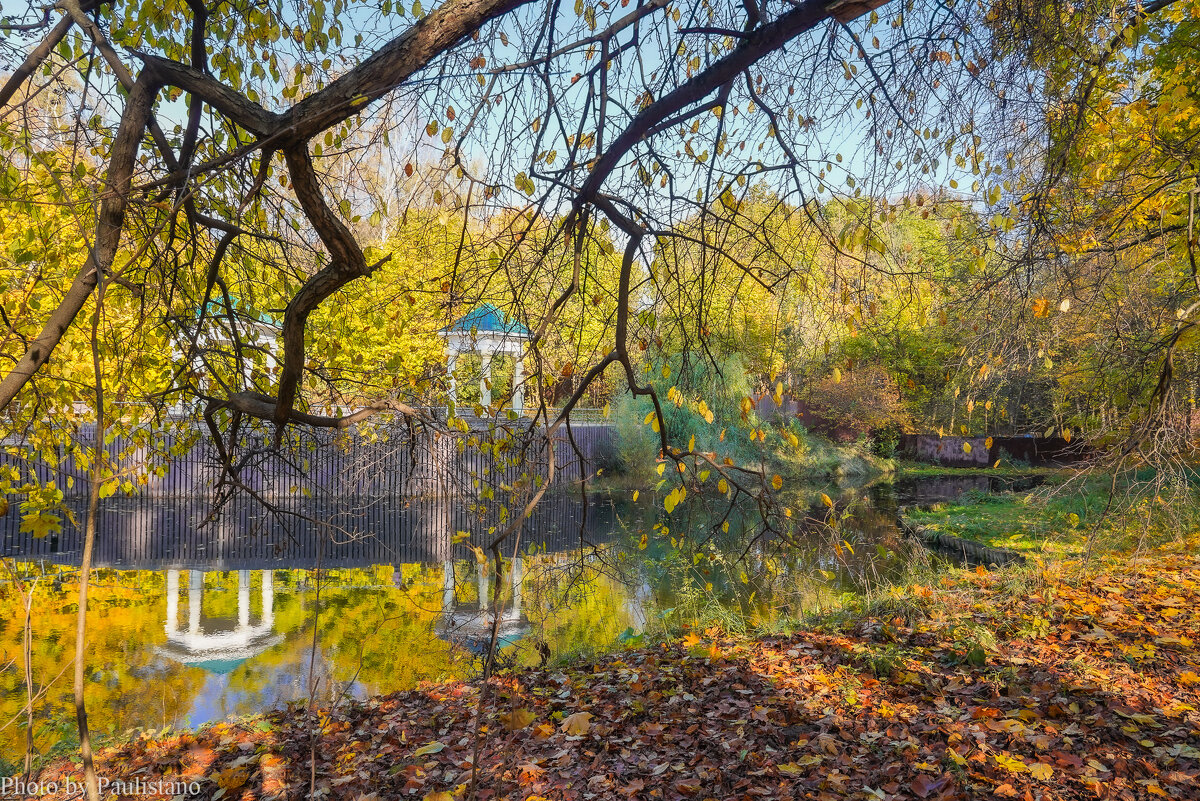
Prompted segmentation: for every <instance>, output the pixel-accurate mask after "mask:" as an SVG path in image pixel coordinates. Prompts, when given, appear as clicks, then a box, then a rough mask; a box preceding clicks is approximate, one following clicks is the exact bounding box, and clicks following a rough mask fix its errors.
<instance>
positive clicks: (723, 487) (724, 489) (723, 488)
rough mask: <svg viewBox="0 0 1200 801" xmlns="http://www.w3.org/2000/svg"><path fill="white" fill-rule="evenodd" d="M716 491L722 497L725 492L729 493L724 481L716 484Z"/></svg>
mask: <svg viewBox="0 0 1200 801" xmlns="http://www.w3.org/2000/svg"><path fill="white" fill-rule="evenodd" d="M717 490H718V491H719V492H720V493H721V494H722V495H724V494H725V493H726V492H729V482H728V481H726V480H725V479H721V480H720V481H718V482H717Z"/></svg>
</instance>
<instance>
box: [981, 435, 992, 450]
mask: <svg viewBox="0 0 1200 801" xmlns="http://www.w3.org/2000/svg"><path fill="white" fill-rule="evenodd" d="M983 447H985V448H987V449H988V450H989V451H990V450H991V449H992V438H991V437H988V438H987V439H985V440H984V441H983Z"/></svg>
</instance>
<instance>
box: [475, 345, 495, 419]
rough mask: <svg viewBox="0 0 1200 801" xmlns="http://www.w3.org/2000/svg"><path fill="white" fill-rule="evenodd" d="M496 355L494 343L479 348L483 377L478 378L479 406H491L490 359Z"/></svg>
mask: <svg viewBox="0 0 1200 801" xmlns="http://www.w3.org/2000/svg"><path fill="white" fill-rule="evenodd" d="M495 355H496V346H495V344H494V343H491V342H489V343H487V344H486V345H484V346H481V347H480V348H479V356H480V361H482V362H483V375H482V376H480V378H479V405H480V406H491V405H492V389H491V386H490V385H491V383H492V357H493V356H495Z"/></svg>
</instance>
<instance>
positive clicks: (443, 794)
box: [422, 790, 454, 801]
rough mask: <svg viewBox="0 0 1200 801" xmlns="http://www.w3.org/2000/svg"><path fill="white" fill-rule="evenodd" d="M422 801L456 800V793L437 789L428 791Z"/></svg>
mask: <svg viewBox="0 0 1200 801" xmlns="http://www.w3.org/2000/svg"><path fill="white" fill-rule="evenodd" d="M422 801H454V793H452V792H450V791H449V790H437V791H436V792H432V793H426V795H425V797H424V798H423V799H422Z"/></svg>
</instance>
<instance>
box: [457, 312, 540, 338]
mask: <svg viewBox="0 0 1200 801" xmlns="http://www.w3.org/2000/svg"><path fill="white" fill-rule="evenodd" d="M471 331H475V332H477V333H480V334H509V335H515V336H519V337H522V338H525V339H528V338H529V337H530V336H531V334H530V331H529V329H528V328H526V327H525V326H523V325H521V324H520V323H519V322H517V319H516V318H515V317H512V316H510V315H508V314H506V313H505V312H503V311H501V310H500V309H497V308H496V307H495V306H493V305H492V304H490V303H485V304H483V305H482V306H477V307H476V308H474V309H472V310H471V311H469V312H467V313H466V314H464V315H463V316H462V317H460V318H458V319H457V320H455V321H454V323H452V324H451V325H450V326H449V327H448V328H444V329H442V332H443V333H447V334H451V333H458V332H466V333H470V332H471Z"/></svg>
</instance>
